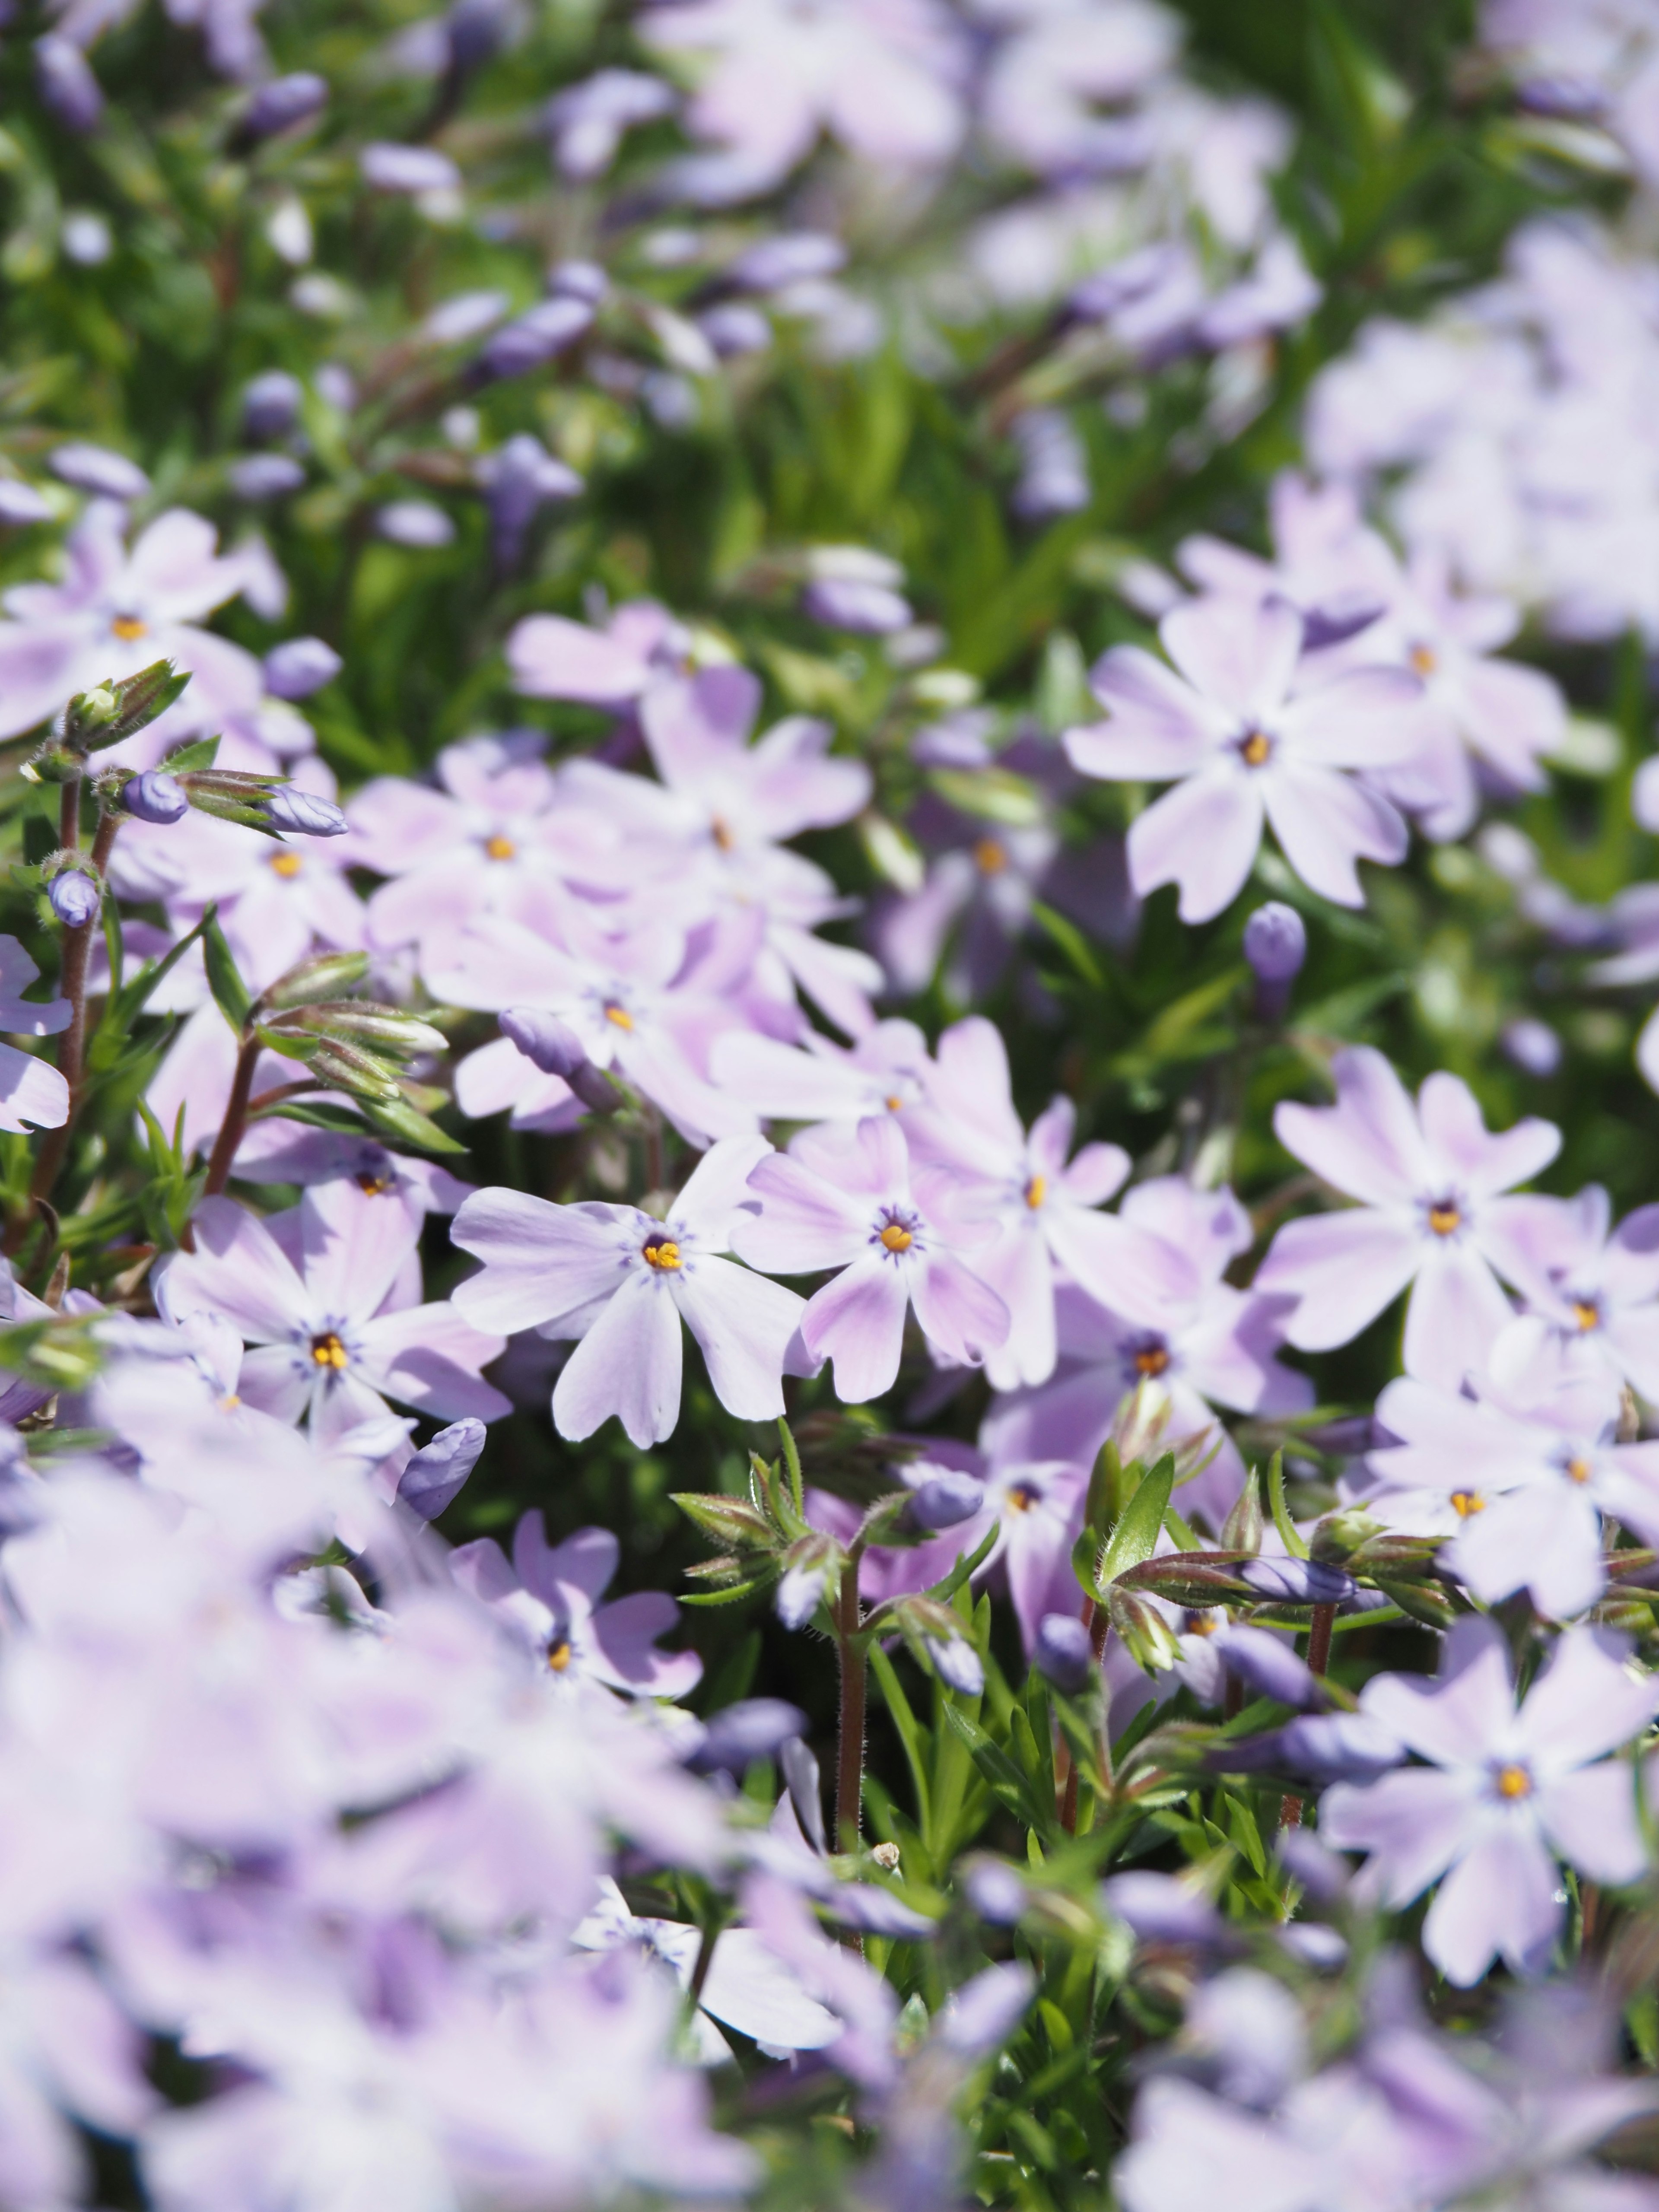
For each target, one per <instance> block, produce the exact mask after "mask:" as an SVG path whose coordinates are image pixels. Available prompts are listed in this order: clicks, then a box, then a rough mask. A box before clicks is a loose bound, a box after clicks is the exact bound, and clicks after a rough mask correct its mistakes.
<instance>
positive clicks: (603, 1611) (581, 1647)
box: [449, 1513, 702, 1698]
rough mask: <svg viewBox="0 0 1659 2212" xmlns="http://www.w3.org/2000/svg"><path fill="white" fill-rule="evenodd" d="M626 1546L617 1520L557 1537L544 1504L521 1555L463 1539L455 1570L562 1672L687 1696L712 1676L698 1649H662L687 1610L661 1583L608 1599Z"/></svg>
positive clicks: (524, 1533) (518, 1540)
mask: <svg viewBox="0 0 1659 2212" xmlns="http://www.w3.org/2000/svg"><path fill="white" fill-rule="evenodd" d="M621 1556H622V1547H621V1546H620V1544H619V1543H618V1542H617V1538H616V1537H615V1536H614V1535H613V1534H611V1530H610V1529H608V1528H579V1529H578V1530H577V1531H576V1533H575V1534H574V1536H568V1537H567V1538H566V1539H565V1541H564V1542H563V1543H562V1544H557V1545H550V1544H549V1543H548V1541H547V1531H546V1528H545V1527H544V1523H543V1520H542V1516H541V1515H540V1514H539V1513H526V1514H524V1515H523V1516H521V1517H520V1522H519V1525H518V1528H517V1530H516V1531H515V1533H514V1534H513V1564H512V1565H511V1566H509V1565H507V1559H506V1555H505V1554H504V1553H503V1552H502V1550H501V1546H500V1545H499V1544H497V1543H496V1542H495V1541H494V1539H493V1538H491V1537H489V1536H484V1537H481V1538H480V1539H479V1540H478V1541H477V1543H473V1544H463V1545H462V1546H461V1547H460V1548H459V1550H458V1551H455V1552H452V1553H451V1554H450V1560H449V1565H450V1571H451V1573H452V1574H453V1576H454V1577H455V1579H456V1581H457V1582H458V1583H459V1584H460V1585H461V1587H462V1589H467V1590H471V1593H472V1595H473V1596H474V1597H477V1598H481V1599H482V1600H483V1601H484V1603H485V1604H487V1605H489V1607H491V1608H492V1610H493V1611H494V1612H495V1613H497V1614H498V1615H499V1616H500V1617H501V1619H502V1620H505V1621H506V1622H507V1624H508V1625H509V1626H510V1627H511V1628H512V1629H513V1632H514V1633H515V1634H518V1635H520V1636H522V1637H524V1638H525V1639H526V1641H527V1642H528V1643H529V1644H530V1645H531V1647H532V1650H534V1651H535V1653H536V1656H537V1657H538V1661H539V1662H541V1664H542V1665H543V1666H544V1667H545V1668H546V1669H547V1671H548V1673H549V1674H550V1675H551V1676H552V1677H553V1679H554V1680H556V1681H559V1682H580V1681H592V1682H603V1683H605V1685H606V1686H607V1687H609V1688H611V1689H613V1690H626V1691H629V1692H631V1693H632V1694H633V1695H635V1696H636V1697H647V1698H683V1697H684V1696H685V1694H686V1692H688V1691H690V1690H694V1689H695V1688H696V1686H697V1684H698V1682H699V1681H700V1680H702V1660H701V1659H699V1658H698V1656H697V1655H696V1652H695V1651H676V1652H672V1653H669V1652H665V1651H659V1650H657V1648H656V1647H657V1639H658V1638H659V1637H661V1636H665V1635H666V1634H667V1633H668V1632H669V1630H670V1629H671V1628H672V1627H674V1626H675V1625H676V1623H677V1622H678V1620H679V1617H680V1609H679V1607H678V1606H677V1605H676V1604H675V1602H674V1601H673V1599H672V1598H671V1597H669V1596H666V1595H665V1594H664V1593H663V1592H662V1591H661V1590H638V1591H636V1592H635V1594H634V1595H633V1596H631V1597H623V1598H614V1599H612V1601H611V1603H610V1604H609V1605H601V1604H600V1603H599V1600H600V1599H601V1598H602V1597H603V1596H604V1595H605V1590H606V1589H607V1588H608V1587H609V1585H610V1583H611V1580H612V1579H613V1577H615V1575H616V1571H617V1562H618V1561H619V1559H620V1558H621Z"/></svg>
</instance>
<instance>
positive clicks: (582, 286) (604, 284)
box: [547, 261, 611, 307]
mask: <svg viewBox="0 0 1659 2212" xmlns="http://www.w3.org/2000/svg"><path fill="white" fill-rule="evenodd" d="M547 289H548V291H549V292H550V295H552V297H553V298H554V299H556V300H581V301H586V304H587V306H589V307H598V306H599V302H600V301H601V300H603V299H604V297H605V294H606V293H607V292H608V291H609V290H610V289H611V279H610V278H609V277H608V276H606V275H605V271H604V270H603V269H601V268H600V266H599V263H598V262H597V261H556V262H555V263H554V264H553V266H552V267H551V268H550V270H548V272H547Z"/></svg>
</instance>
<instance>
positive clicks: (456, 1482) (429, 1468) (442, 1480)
mask: <svg viewBox="0 0 1659 2212" xmlns="http://www.w3.org/2000/svg"><path fill="white" fill-rule="evenodd" d="M483 1448H484V1425H483V1422H482V1421H481V1420H478V1419H477V1418H476V1417H474V1416H473V1415H471V1414H469V1415H468V1417H467V1418H466V1419H465V1420H462V1421H452V1422H451V1424H450V1425H449V1426H448V1427H447V1429H440V1430H439V1431H438V1433H437V1435H436V1436H435V1437H433V1439H432V1441H431V1443H429V1444H426V1445H424V1446H422V1449H420V1450H419V1451H417V1452H416V1455H415V1456H414V1457H413V1459H411V1460H410V1462H409V1465H408V1466H407V1467H406V1468H404V1471H403V1473H402V1474H400V1475H399V1476H398V1498H400V1499H401V1501H402V1502H403V1504H405V1505H407V1506H409V1507H410V1509H411V1510H413V1511H415V1512H416V1513H418V1514H419V1515H420V1516H421V1518H422V1521H435V1520H436V1519H437V1517H438V1516H439V1514H441V1512H442V1511H443V1510H444V1509H445V1507H446V1506H448V1505H453V1504H454V1502H455V1500H456V1498H459V1496H460V1494H461V1492H462V1489H463V1488H464V1487H465V1483H466V1479H467V1477H468V1475H470V1474H471V1472H472V1470H473V1468H475V1467H476V1466H477V1463H478V1455H479V1453H480V1452H481V1451H483Z"/></svg>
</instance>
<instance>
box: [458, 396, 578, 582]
mask: <svg viewBox="0 0 1659 2212" xmlns="http://www.w3.org/2000/svg"><path fill="white" fill-rule="evenodd" d="M478 477H479V481H480V482H481V483H483V484H484V485H485V486H486V488H487V489H488V491H489V520H490V523H491V526H492V528H493V531H494V535H495V558H496V561H497V562H498V563H499V565H500V566H501V568H512V567H513V564H514V563H515V562H517V560H518V558H519V556H520V553H521V552H522V551H523V550H524V541H525V538H526V533H527V532H528V531H529V528H530V526H531V524H532V521H533V520H535V517H536V511H537V509H538V507H540V506H541V504H542V502H543V501H544V500H550V499H571V498H574V496H575V495H576V494H577V493H578V492H579V491H580V489H582V480H581V478H580V477H579V476H578V475H577V474H576V471H574V469H572V468H567V467H566V465H565V464H564V463H563V462H562V461H556V460H555V459H554V458H553V456H552V454H551V453H549V452H548V450H547V448H546V447H545V446H544V445H543V443H542V441H541V440H540V439H539V438H536V437H532V435H531V434H530V433H529V432H528V431H527V430H521V431H520V432H519V434H518V435H517V436H515V437H512V438H509V439H508V440H507V443H506V444H505V445H504V446H503V447H501V450H500V452H499V453H491V454H490V455H489V458H488V459H486V460H484V461H483V462H482V463H481V464H480V465H479V469H478Z"/></svg>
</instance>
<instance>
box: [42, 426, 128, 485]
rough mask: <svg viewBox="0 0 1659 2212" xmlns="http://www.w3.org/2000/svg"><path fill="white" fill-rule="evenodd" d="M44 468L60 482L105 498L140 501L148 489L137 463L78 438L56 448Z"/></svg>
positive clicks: (120, 454) (106, 448)
mask: <svg viewBox="0 0 1659 2212" xmlns="http://www.w3.org/2000/svg"><path fill="white" fill-rule="evenodd" d="M46 466H47V467H48V468H49V469H50V470H51V471H52V474H53V476H55V477H58V479H59V481H60V482H61V483H66V484H73V485H74V486H75V489H76V491H89V492H95V493H96V494H98V495H99V496H100V498H104V499H142V498H143V495H144V494H145V493H146V492H147V491H148V490H149V477H147V476H146V475H145V474H144V472H143V470H142V469H141V468H140V467H139V465H138V464H137V461H130V460H129V459H127V457H126V455H125V453H111V451H110V450H109V448H108V447H107V446H88V445H86V444H83V443H82V441H79V440H78V439H77V440H71V441H70V443H69V444H68V445H67V446H59V447H58V448H57V450H56V451H55V452H54V453H52V454H50V455H49V456H48V457H47V460H46Z"/></svg>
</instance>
